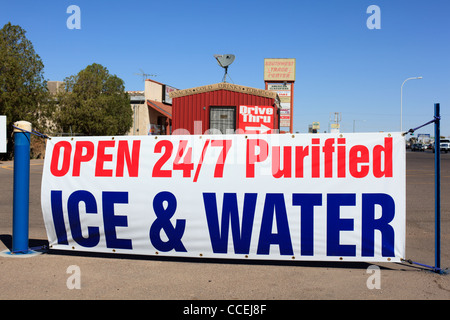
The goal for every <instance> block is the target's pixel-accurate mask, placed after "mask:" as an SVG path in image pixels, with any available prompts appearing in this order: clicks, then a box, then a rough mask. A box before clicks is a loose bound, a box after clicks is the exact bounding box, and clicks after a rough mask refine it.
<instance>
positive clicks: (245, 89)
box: [169, 82, 279, 100]
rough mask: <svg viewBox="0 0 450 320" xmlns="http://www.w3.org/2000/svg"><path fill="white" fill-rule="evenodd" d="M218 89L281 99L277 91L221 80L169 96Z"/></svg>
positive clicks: (180, 95) (178, 91) (175, 96)
mask: <svg viewBox="0 0 450 320" xmlns="http://www.w3.org/2000/svg"><path fill="white" fill-rule="evenodd" d="M216 90H228V91H234V92H242V93H246V94H251V95H255V96H261V97H265V98H272V99H275V100H277V99H279V98H278V94H277V93H276V92H275V91H269V90H263V89H257V88H251V87H245V86H241V85H238V84H231V83H227V82H221V83H216V84H210V85H206V86H201V87H195V88H190V89H183V90H177V91H172V92H171V93H170V94H169V96H170V97H171V98H172V99H173V98H179V97H184V96H189V95H193V94H198V93H204V92H210V91H216Z"/></svg>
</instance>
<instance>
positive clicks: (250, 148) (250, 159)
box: [246, 139, 269, 178]
mask: <svg viewBox="0 0 450 320" xmlns="http://www.w3.org/2000/svg"><path fill="white" fill-rule="evenodd" d="M256 147H258V148H259V152H258V153H256ZM268 155H269V144H268V143H267V141H266V140H262V139H248V140H247V162H246V172H247V174H246V176H247V178H254V177H255V163H256V162H262V161H265V160H266V159H267V156H268Z"/></svg>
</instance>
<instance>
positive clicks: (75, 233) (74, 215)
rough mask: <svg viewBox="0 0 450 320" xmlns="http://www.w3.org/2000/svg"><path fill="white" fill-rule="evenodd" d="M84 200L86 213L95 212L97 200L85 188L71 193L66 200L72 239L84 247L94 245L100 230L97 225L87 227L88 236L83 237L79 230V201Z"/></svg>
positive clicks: (98, 238)
mask: <svg viewBox="0 0 450 320" xmlns="http://www.w3.org/2000/svg"><path fill="white" fill-rule="evenodd" d="M80 202H84V204H85V206H86V213H88V214H94V213H97V202H96V201H95V197H94V195H93V194H92V193H90V192H88V191H85V190H78V191H75V192H74V193H72V194H71V195H70V197H69V199H68V200H67V212H68V214H69V224H70V230H71V231H72V237H73V239H74V240H75V241H76V242H77V243H78V244H79V245H81V246H83V247H86V248H92V247H95V246H96V245H97V244H98V242H99V241H100V232H99V228H98V227H91V226H89V227H88V228H87V231H88V237H87V238H84V237H83V234H82V231H81V223H80V208H79V203H80Z"/></svg>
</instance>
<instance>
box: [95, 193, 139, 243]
mask: <svg viewBox="0 0 450 320" xmlns="http://www.w3.org/2000/svg"><path fill="white" fill-rule="evenodd" d="M102 203H103V223H104V225H105V238H106V247H107V248H115V249H133V247H132V244H131V240H130V239H118V238H117V233H116V227H127V226H128V222H127V217H126V216H116V215H114V204H115V203H128V192H106V191H105V192H103V193H102Z"/></svg>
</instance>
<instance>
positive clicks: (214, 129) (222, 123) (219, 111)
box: [209, 106, 236, 134]
mask: <svg viewBox="0 0 450 320" xmlns="http://www.w3.org/2000/svg"><path fill="white" fill-rule="evenodd" d="M209 129H210V132H211V133H214V134H215V133H221V134H230V133H234V132H235V131H236V107H216V106H214V107H210V108H209ZM219 131H220V132H219Z"/></svg>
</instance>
